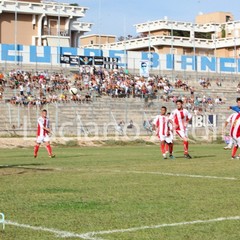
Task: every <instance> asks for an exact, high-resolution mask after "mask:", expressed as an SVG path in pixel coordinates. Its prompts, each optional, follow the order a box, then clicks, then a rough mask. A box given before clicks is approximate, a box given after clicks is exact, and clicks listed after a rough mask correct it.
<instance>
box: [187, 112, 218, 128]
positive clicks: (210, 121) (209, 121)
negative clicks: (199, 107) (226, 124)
mask: <svg viewBox="0 0 240 240" xmlns="http://www.w3.org/2000/svg"><path fill="white" fill-rule="evenodd" d="M190 125H191V126H192V127H194V128H201V127H216V126H217V115H215V114H213V115H207V114H206V115H195V116H193V117H192V120H191V121H190Z"/></svg>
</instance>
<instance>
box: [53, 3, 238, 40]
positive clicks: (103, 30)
mask: <svg viewBox="0 0 240 240" xmlns="http://www.w3.org/2000/svg"><path fill="white" fill-rule="evenodd" d="M56 1H57V2H64V3H78V4H79V6H83V7H88V8H89V10H87V12H86V16H85V17H84V18H83V19H82V21H83V22H90V23H93V27H92V31H91V32H89V34H110V35H116V36H117V37H119V36H127V35H132V36H137V35H138V34H137V32H136V29H135V27H134V26H133V25H134V24H138V23H143V22H147V21H153V20H160V19H164V17H167V18H168V19H169V20H175V21H186V22H194V21H195V17H196V16H197V15H198V14H199V13H200V12H202V13H210V12H217V11H224V12H231V13H233V15H234V19H235V20H240V1H239V0H165V1H163V0H56Z"/></svg>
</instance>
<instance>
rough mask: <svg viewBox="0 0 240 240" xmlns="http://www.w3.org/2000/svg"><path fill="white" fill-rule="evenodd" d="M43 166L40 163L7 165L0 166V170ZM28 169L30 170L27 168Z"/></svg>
mask: <svg viewBox="0 0 240 240" xmlns="http://www.w3.org/2000/svg"><path fill="white" fill-rule="evenodd" d="M42 165H44V164H41V163H31V164H30V163H28V164H7V165H0V169H2V168H26V167H27V166H42ZM27 169H30V168H27Z"/></svg>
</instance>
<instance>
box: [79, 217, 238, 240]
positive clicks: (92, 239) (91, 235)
mask: <svg viewBox="0 0 240 240" xmlns="http://www.w3.org/2000/svg"><path fill="white" fill-rule="evenodd" d="M230 220H240V216H236V217H222V218H215V219H210V220H196V221H191V222H179V223H170V224H160V225H153V226H142V227H133V228H126V229H115V230H109V231H99V232H89V233H85V234H84V235H83V236H85V238H84V239H88V240H103V239H102V238H98V237H95V236H96V235H105V234H106V235H107V234H113V233H125V232H136V231H140V230H146V229H159V228H164V227H177V226H183V225H192V224H200V223H213V222H222V221H230Z"/></svg>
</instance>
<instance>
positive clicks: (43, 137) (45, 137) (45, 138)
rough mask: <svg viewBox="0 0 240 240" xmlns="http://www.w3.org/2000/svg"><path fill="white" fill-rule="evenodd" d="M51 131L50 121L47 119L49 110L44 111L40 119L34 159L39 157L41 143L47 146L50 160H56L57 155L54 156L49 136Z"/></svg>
mask: <svg viewBox="0 0 240 240" xmlns="http://www.w3.org/2000/svg"><path fill="white" fill-rule="evenodd" d="M50 133H51V129H50V128H49V120H48V118H47V110H45V109H44V110H42V113H41V117H39V118H38V128H37V140H36V145H35V146H34V157H35V158H36V157H37V154H38V150H39V147H40V145H41V143H43V142H44V143H45V144H46V149H47V151H48V155H49V157H50V158H54V157H55V155H54V154H52V148H51V145H50V139H49V134H50Z"/></svg>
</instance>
